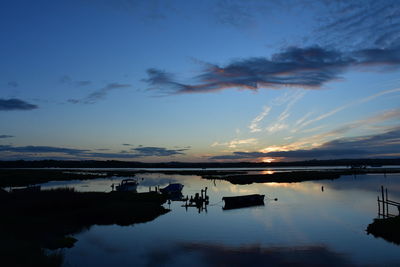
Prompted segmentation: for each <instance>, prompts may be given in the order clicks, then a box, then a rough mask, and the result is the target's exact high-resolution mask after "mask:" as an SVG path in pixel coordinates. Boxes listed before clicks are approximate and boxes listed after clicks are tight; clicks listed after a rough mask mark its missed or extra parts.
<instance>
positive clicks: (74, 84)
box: [59, 75, 92, 87]
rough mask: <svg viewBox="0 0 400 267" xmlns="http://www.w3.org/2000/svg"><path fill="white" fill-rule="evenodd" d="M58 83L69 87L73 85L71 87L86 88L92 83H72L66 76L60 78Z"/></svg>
mask: <svg viewBox="0 0 400 267" xmlns="http://www.w3.org/2000/svg"><path fill="white" fill-rule="evenodd" d="M59 82H60V83H62V84H69V85H73V86H77V87H79V86H87V85H90V84H91V83H92V82H91V81H88V80H85V81H74V80H73V79H72V78H71V77H70V76H68V75H64V76H61V77H60V79H59Z"/></svg>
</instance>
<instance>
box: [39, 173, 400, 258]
mask: <svg viewBox="0 0 400 267" xmlns="http://www.w3.org/2000/svg"><path fill="white" fill-rule="evenodd" d="M139 177H143V178H144V180H143V181H141V182H140V184H141V186H139V187H138V191H148V187H149V186H154V185H160V186H164V185H167V184H168V183H169V182H180V183H182V184H184V185H185V187H184V189H183V194H184V195H189V196H190V195H194V194H195V193H197V192H199V191H200V190H201V189H203V188H204V187H206V186H207V187H208V195H209V197H210V205H209V206H208V207H207V211H202V212H200V213H199V212H198V210H197V209H196V208H188V209H187V210H186V209H185V208H184V207H182V206H181V205H182V204H183V203H182V202H172V203H171V204H170V205H168V204H165V207H167V208H170V209H171V212H169V213H167V214H165V215H162V216H160V217H158V218H156V219H155V220H153V221H151V222H147V223H143V224H135V225H132V226H124V227H122V226H117V225H111V226H98V225H95V226H92V227H91V228H90V229H89V230H87V231H85V232H82V233H79V234H76V235H75V237H76V238H77V239H78V242H77V243H76V244H75V247H73V248H71V249H65V250H64V253H65V263H64V265H65V266H113V265H114V266H185V265H192V266H232V265H236V266H238V265H252V264H255V263H260V262H261V263H264V265H267V264H269V265H292V264H295V263H299V262H300V263H303V264H304V265H309V264H316V265H332V266H339V265H340V266H344V265H359V266H368V265H372V266H373V265H384V266H390V265H393V266H399V264H400V247H399V246H398V245H395V244H392V243H389V242H387V241H385V240H383V239H380V238H374V237H373V236H372V235H367V234H366V232H365V229H366V227H367V226H368V224H369V223H371V222H372V220H373V218H375V217H376V215H377V201H376V198H377V195H378V194H379V193H380V191H379V190H380V186H381V185H384V186H385V187H387V188H388V190H389V198H390V199H392V200H395V201H399V200H400V175H398V174H396V175H387V176H386V177H384V176H383V175H376V174H373V175H359V176H356V177H353V176H343V177H342V178H340V179H338V180H334V181H330V180H326V181H325V180H321V181H313V182H302V183H282V184H278V183H263V184H251V185H232V184H230V183H228V182H225V181H211V180H204V179H202V178H200V177H198V176H189V175H173V176H172V175H162V174H143V175H139ZM121 179H122V178H118V177H114V178H101V179H96V180H87V181H68V182H50V183H47V184H44V185H43V186H44V187H62V186H74V187H75V188H76V189H77V190H79V191H110V189H111V187H110V185H111V184H112V183H118V182H119V181H120V180H121ZM322 186H323V187H324V190H323V191H322V190H321V189H322ZM253 193H259V194H265V195H266V201H265V206H258V207H252V208H243V209H236V210H229V211H224V210H223V209H222V206H223V202H221V198H222V197H223V196H233V195H243V194H253ZM273 198H278V201H272V200H269V199H273ZM392 212H393V213H395V212H397V211H394V210H393V211H392Z"/></svg>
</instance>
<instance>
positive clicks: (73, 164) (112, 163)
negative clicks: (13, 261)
mask: <svg viewBox="0 0 400 267" xmlns="http://www.w3.org/2000/svg"><path fill="white" fill-rule="evenodd" d="M395 165H398V166H400V158H390V159H331V160H316V159H315V160H307V161H291V162H285V161H280V162H271V163H266V162H159V163H145V162H136V161H135V162H132V161H117V160H107V161H97V160H81V161H74V160H32V161H31V160H29V161H27V160H13V161H0V168H145V169H148V168H201V169H203V168H270V167H296V166H297V167H298V166H302V167H307V166H372V167H373V166H395Z"/></svg>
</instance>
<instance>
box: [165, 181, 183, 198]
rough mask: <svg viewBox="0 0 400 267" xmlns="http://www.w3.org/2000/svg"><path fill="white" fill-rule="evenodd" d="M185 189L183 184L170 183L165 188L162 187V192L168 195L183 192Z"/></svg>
mask: <svg viewBox="0 0 400 267" xmlns="http://www.w3.org/2000/svg"><path fill="white" fill-rule="evenodd" d="M182 189H183V184H178V183H176V184H169V185H167V186H166V187H164V188H161V189H160V192H161V193H163V194H168V195H172V194H178V193H181V192H182Z"/></svg>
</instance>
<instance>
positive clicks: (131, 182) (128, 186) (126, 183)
mask: <svg viewBox="0 0 400 267" xmlns="http://www.w3.org/2000/svg"><path fill="white" fill-rule="evenodd" d="M138 184H139V183H138V181H137V180H135V179H132V178H129V179H124V180H122V181H121V183H120V184H119V185H117V186H116V187H115V189H116V190H117V191H119V192H129V191H136V188H137V186H138Z"/></svg>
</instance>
